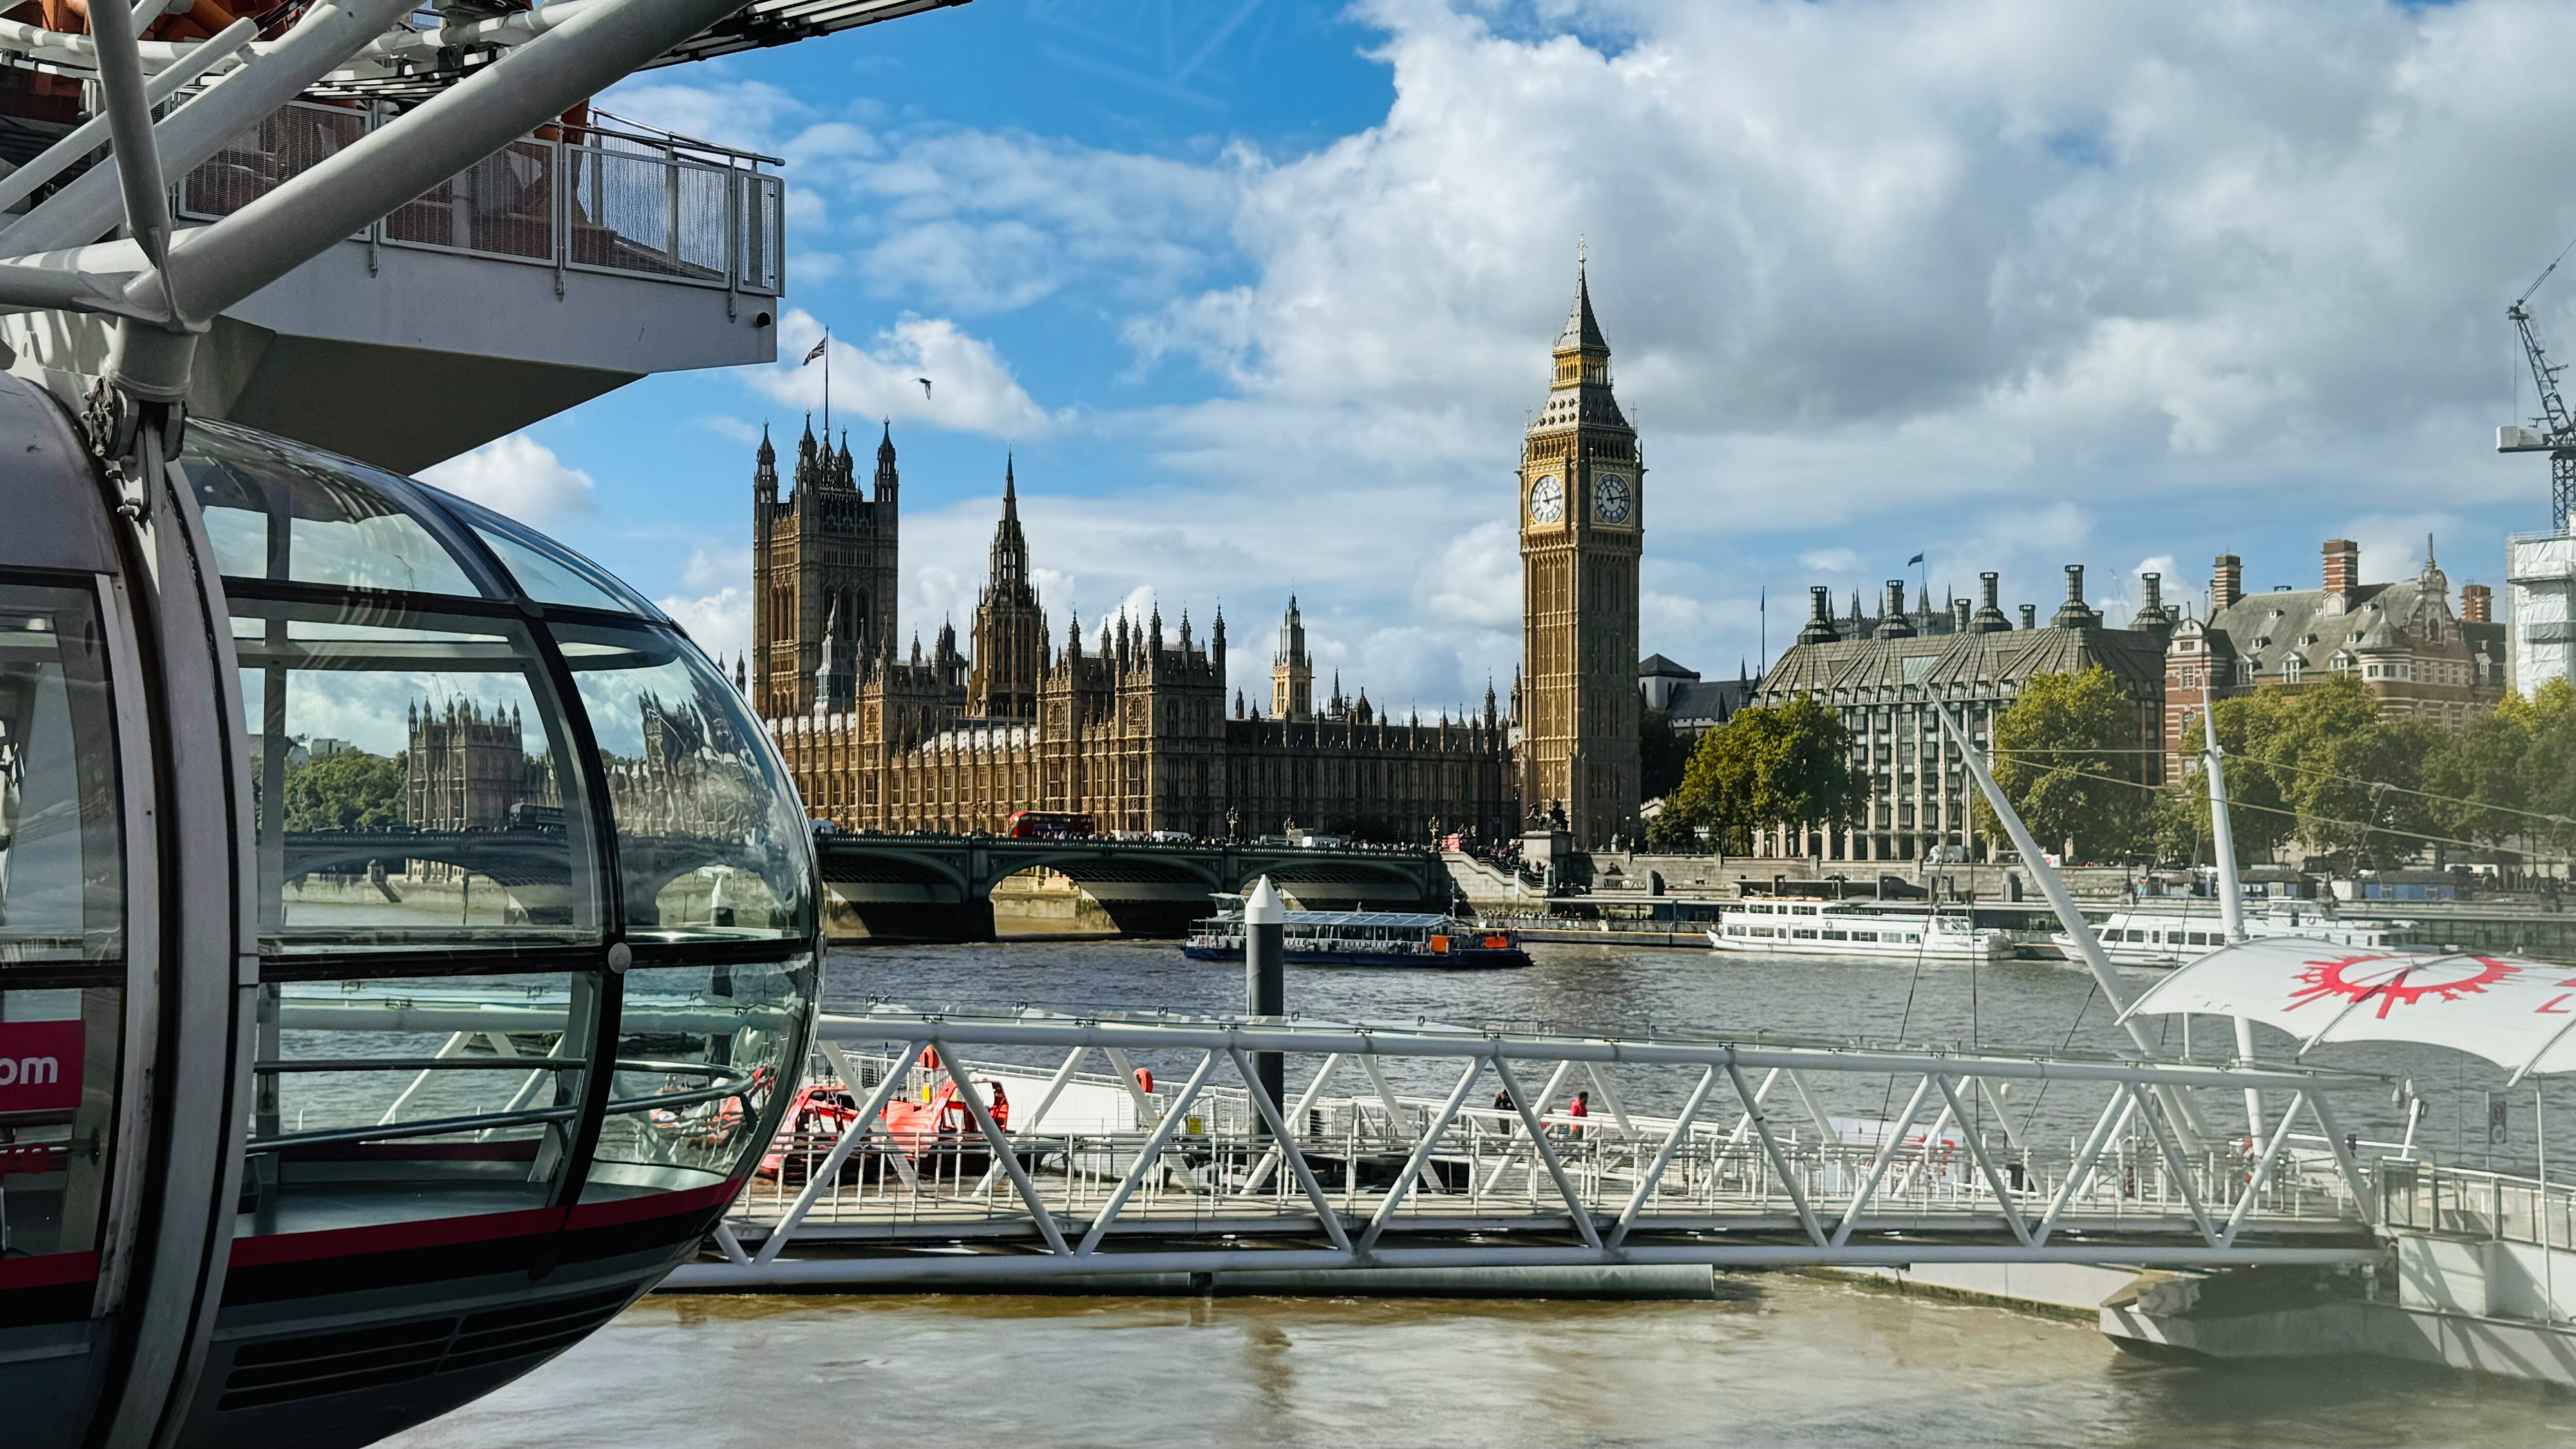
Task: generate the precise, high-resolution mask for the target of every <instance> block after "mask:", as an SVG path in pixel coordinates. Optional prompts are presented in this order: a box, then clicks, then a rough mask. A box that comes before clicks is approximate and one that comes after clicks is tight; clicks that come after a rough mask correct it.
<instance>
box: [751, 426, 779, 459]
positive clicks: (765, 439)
mask: <svg viewBox="0 0 2576 1449" xmlns="http://www.w3.org/2000/svg"><path fill="white" fill-rule="evenodd" d="M755 457H756V458H757V459H758V460H759V462H760V463H761V465H762V466H764V467H766V466H768V465H770V464H774V463H776V462H777V461H778V450H777V449H776V448H774V447H771V446H770V443H769V419H767V418H762V419H761V420H760V452H759V453H758V454H756V455H755Z"/></svg>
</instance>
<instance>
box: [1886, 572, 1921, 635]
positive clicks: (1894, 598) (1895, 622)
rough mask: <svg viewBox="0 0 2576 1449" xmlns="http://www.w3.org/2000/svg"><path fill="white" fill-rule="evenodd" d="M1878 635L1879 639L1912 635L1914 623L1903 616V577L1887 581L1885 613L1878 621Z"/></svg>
mask: <svg viewBox="0 0 2576 1449" xmlns="http://www.w3.org/2000/svg"><path fill="white" fill-rule="evenodd" d="M1878 637H1879V638H1881V639H1911V638H1913V637H1914V623H1913V621H1912V620H1910V619H1908V618H1906V617H1905V580H1903V579H1889V580H1888V581H1887V613H1886V615H1885V616H1884V617H1883V618H1881V619H1880V620H1879V621H1878Z"/></svg>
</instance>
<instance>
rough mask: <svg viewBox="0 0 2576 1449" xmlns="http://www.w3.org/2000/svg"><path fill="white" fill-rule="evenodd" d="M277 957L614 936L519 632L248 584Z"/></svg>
mask: <svg viewBox="0 0 2576 1449" xmlns="http://www.w3.org/2000/svg"><path fill="white" fill-rule="evenodd" d="M233 647H234V650H235V651H236V652H237V654H238V655H239V657H240V660H241V690H242V711H243V714H244V717H245V721H246V724H247V731H246V732H247V733H248V735H249V737H250V742H251V744H250V749H251V779H252V796H253V802H254V808H255V809H256V811H257V818H258V843H259V861H260V900H261V906H260V921H259V929H260V941H261V948H262V950H264V951H268V952H272V953H275V952H295V951H315V950H381V949H386V948H403V947H414V948H417V947H425V946H439V945H447V946H473V945H476V944H492V943H501V942H507V943H509V944H512V945H542V944H554V945H577V944H582V943H586V942H596V941H599V940H601V939H602V920H603V916H604V914H605V913H604V911H603V910H602V908H601V904H602V903H601V890H600V885H599V881H600V878H601V871H600V869H599V863H598V862H597V860H596V859H595V856H596V853H597V852H596V850H595V847H594V843H593V842H594V837H593V835H592V833H591V827H590V821H589V813H588V811H587V809H586V807H585V801H586V800H587V798H588V797H587V793H586V792H585V791H584V790H583V788H582V786H581V784H580V775H579V771H578V769H577V767H576V765H575V763H574V753H573V746H572V738H571V733H570V727H569V725H568V722H567V721H566V720H565V718H564V713H563V709H562V706H561V703H560V701H559V700H558V699H557V698H556V697H555V693H554V690H553V687H552V685H551V684H550V683H549V680H548V675H547V672H546V669H545V665H544V661H543V660H542V658H541V657H540V656H539V654H538V651H537V646H536V641H535V640H534V638H533V637H532V636H531V634H530V633H529V629H528V626H527V625H526V624H523V623H520V622H517V621H515V620H510V619H505V618H496V617H493V616H490V615H468V614H446V613H441V612H437V611H434V610H426V609H411V608H397V607H377V606H369V605H364V604H355V603H308V602H303V601H298V600H286V599H265V598H257V597H241V596H238V595H237V596H236V597H235V599H234V601H233Z"/></svg>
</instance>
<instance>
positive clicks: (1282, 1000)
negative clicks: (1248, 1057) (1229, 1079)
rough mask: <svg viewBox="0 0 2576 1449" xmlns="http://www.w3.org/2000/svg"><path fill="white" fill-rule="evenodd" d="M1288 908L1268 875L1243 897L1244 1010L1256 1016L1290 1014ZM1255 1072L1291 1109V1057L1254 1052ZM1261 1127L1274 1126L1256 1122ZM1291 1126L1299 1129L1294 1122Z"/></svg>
mask: <svg viewBox="0 0 2576 1449" xmlns="http://www.w3.org/2000/svg"><path fill="white" fill-rule="evenodd" d="M1287 955H1288V908H1287V906H1286V904H1284V903H1283V902H1282V901H1281V900H1280V899H1279V891H1278V888H1277V887H1275V886H1273V885H1271V884H1270V877H1268V876H1266V875H1265V876H1263V877H1262V878H1261V879H1260V881H1259V882H1258V883H1257V884H1255V885H1254V886H1253V888H1252V894H1250V895H1248V896H1246V897H1244V899H1243V1009H1244V1011H1245V1013H1246V1014H1248V1015H1252V1016H1286V1015H1287V1014H1288V970H1287ZM1252 1071H1253V1075H1255V1076H1257V1077H1259V1078H1260V1079H1261V1090H1263V1091H1265V1092H1267V1093H1269V1094H1270V1100H1271V1102H1272V1103H1273V1104H1274V1105H1277V1106H1278V1107H1279V1108H1280V1109H1281V1110H1283V1111H1285V1110H1286V1108H1287V1102H1286V1098H1285V1097H1284V1096H1283V1093H1284V1092H1285V1091H1286V1089H1287V1084H1288V1066H1287V1059H1286V1058H1285V1057H1283V1056H1281V1054H1279V1053H1278V1052H1254V1053H1253V1054H1252ZM1253 1125H1254V1129H1255V1130H1256V1131H1267V1130H1269V1129H1268V1128H1267V1127H1266V1126H1264V1125H1263V1124H1261V1123H1259V1122H1255V1123H1254V1124H1253ZM1288 1130H1290V1131H1292V1132H1293V1131H1295V1130H1296V1128H1295V1127H1293V1126H1291V1127H1290V1128H1289V1129H1288Z"/></svg>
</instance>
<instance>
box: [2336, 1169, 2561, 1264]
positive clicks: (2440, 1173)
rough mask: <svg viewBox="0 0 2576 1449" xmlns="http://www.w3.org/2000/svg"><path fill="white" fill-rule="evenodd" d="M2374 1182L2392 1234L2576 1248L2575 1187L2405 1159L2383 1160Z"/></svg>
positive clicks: (2376, 1171)
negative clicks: (2395, 1231) (2402, 1232)
mask: <svg viewBox="0 0 2576 1449" xmlns="http://www.w3.org/2000/svg"><path fill="white" fill-rule="evenodd" d="M2372 1176H2373V1177H2374V1178H2375V1179H2376V1181H2377V1183H2378V1186H2379V1199H2380V1211H2381V1213H2382V1215H2383V1217H2384V1218H2385V1220H2386V1222H2387V1224H2388V1226H2390V1227H2392V1228H2399V1229H2412V1230H2416V1231H2420V1232H2427V1233H2436V1234H2443V1235H2448V1236H2457V1237H2472V1238H2487V1239H2491V1240H2493V1241H2496V1242H2507V1243H2531V1244H2534V1245H2536V1246H2539V1247H2545V1248H2568V1247H2576V1186H2571V1185H2570V1184H2567V1183H2563V1182H2542V1181H2540V1180H2539V1179H2537V1178H2530V1177H2519V1176H2515V1175H2513V1174H2510V1173H2502V1172H2486V1171H2480V1170H2478V1169H2475V1168H2466V1167H2445V1166H2442V1165H2440V1164H2438V1163H2432V1162H2423V1161H2417V1160H2411V1159H2404V1158H2383V1159H2381V1160H2380V1161H2379V1163H2378V1164H2377V1165H2376V1166H2375V1167H2374V1168H2373V1170H2372Z"/></svg>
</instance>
